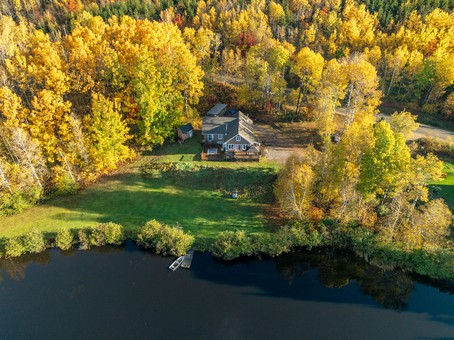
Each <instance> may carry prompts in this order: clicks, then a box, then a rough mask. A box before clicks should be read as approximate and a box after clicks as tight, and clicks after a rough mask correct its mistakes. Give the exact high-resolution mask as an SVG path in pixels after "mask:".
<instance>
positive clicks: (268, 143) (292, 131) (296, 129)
mask: <svg viewBox="0 0 454 340" xmlns="http://www.w3.org/2000/svg"><path fill="white" fill-rule="evenodd" d="M381 118H384V119H385V120H387V121H388V120H389V119H390V116H389V115H384V114H378V115H377V120H379V119H381ZM254 128H255V132H256V135H257V138H258V140H259V141H260V142H261V143H262V144H263V145H264V147H265V152H264V153H265V157H266V159H268V160H271V161H274V162H277V163H281V164H283V163H285V161H286V160H287V158H288V157H289V156H291V155H302V154H303V153H304V151H305V148H306V147H307V146H308V145H309V144H311V143H316V142H317V135H316V130H315V126H313V123H307V122H306V123H293V124H278V125H274V124H265V123H256V124H254ZM428 137H431V138H437V139H439V140H441V141H451V142H452V141H454V132H451V131H448V130H443V129H440V128H436V127H433V126H429V125H426V124H420V125H419V128H418V130H416V131H415V133H414V135H413V138H412V139H413V140H415V139H418V138H428Z"/></svg>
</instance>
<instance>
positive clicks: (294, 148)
mask: <svg viewBox="0 0 454 340" xmlns="http://www.w3.org/2000/svg"><path fill="white" fill-rule="evenodd" d="M313 125H314V124H313V123H307V122H306V123H294V124H279V125H270V124H264V123H256V124H254V129H255V133H256V135H257V138H258V140H259V141H260V142H261V143H262V144H263V145H264V146H265V157H266V159H268V160H270V161H274V162H277V163H281V164H283V163H285V161H286V160H287V158H288V157H290V156H291V155H302V154H303V153H304V152H305V148H306V147H307V146H308V145H309V144H311V143H315V142H316V141H317V135H316V133H315V126H313Z"/></svg>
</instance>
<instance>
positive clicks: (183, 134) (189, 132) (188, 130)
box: [178, 123, 194, 142]
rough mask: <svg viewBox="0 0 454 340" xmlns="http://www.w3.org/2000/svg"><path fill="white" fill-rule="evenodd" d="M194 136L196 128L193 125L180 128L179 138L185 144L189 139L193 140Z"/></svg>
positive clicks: (189, 124)
mask: <svg viewBox="0 0 454 340" xmlns="http://www.w3.org/2000/svg"><path fill="white" fill-rule="evenodd" d="M193 135H194V128H193V127H192V124H191V123H188V124H186V125H183V126H180V127H179V128H178V138H180V140H181V141H183V142H184V141H185V140H186V139H188V138H192V136H193Z"/></svg>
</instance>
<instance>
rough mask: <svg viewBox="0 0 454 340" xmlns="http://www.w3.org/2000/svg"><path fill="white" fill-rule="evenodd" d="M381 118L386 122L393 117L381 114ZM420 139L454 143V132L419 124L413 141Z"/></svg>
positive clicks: (378, 117)
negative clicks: (434, 139)
mask: <svg viewBox="0 0 454 340" xmlns="http://www.w3.org/2000/svg"><path fill="white" fill-rule="evenodd" d="M381 118H384V119H385V120H386V121H389V119H390V118H391V117H390V116H388V115H384V114H381V113H380V114H378V115H377V120H378V119H381ZM418 138H436V139H439V140H441V141H443V142H445V141H447V140H449V141H451V142H452V141H454V132H452V131H448V130H443V129H440V128H437V127H433V126H430V125H426V124H419V128H418V130H416V131H415V133H414V135H413V138H411V139H412V140H415V139H418Z"/></svg>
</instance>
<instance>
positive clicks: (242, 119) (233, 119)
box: [202, 112, 257, 144]
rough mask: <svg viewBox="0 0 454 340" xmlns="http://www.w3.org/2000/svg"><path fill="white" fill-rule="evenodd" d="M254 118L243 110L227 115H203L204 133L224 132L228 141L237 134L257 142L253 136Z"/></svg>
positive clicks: (225, 139) (251, 141)
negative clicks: (249, 116)
mask: <svg viewBox="0 0 454 340" xmlns="http://www.w3.org/2000/svg"><path fill="white" fill-rule="evenodd" d="M252 124H253V123H252V120H251V119H249V118H248V117H247V116H246V115H244V114H243V113H242V112H237V113H236V114H234V115H232V116H229V117H226V116H222V117H208V116H205V117H203V125H202V134H214V135H216V134H222V135H224V136H225V137H224V139H223V141H224V142H226V141H228V140H230V139H232V138H233V137H235V136H236V135H240V136H241V137H243V138H244V139H246V140H247V141H249V142H250V143H251V144H253V143H256V142H257V141H256V140H255V138H254V136H253V132H254V130H253V128H252Z"/></svg>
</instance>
